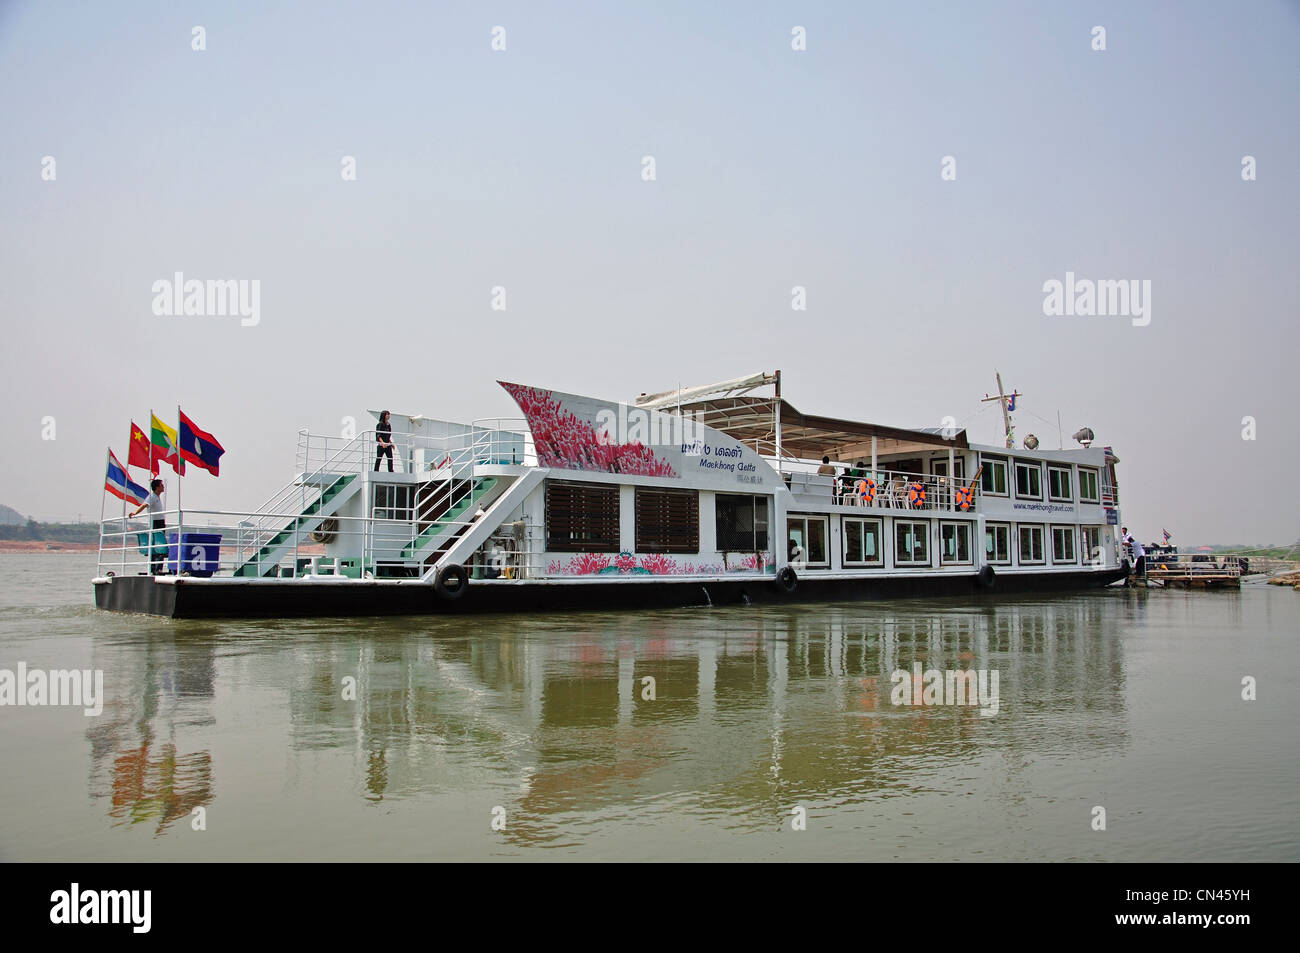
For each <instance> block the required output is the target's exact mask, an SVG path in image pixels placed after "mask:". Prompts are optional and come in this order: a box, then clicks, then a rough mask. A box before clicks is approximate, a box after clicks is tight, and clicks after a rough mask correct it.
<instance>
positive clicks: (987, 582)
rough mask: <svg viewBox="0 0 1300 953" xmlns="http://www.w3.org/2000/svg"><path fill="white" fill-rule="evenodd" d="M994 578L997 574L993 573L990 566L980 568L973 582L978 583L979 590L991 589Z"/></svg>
mask: <svg viewBox="0 0 1300 953" xmlns="http://www.w3.org/2000/svg"><path fill="white" fill-rule="evenodd" d="M996 576H997V573H995V572H994V571H993V567H992V566H981V567H980V571H979V573H978V574H976V576H975V581H976V582H978V583H979V585H980V588H981V589H992V588H993V583H994V581H995V578H996Z"/></svg>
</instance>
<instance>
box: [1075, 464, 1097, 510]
mask: <svg viewBox="0 0 1300 953" xmlns="http://www.w3.org/2000/svg"><path fill="white" fill-rule="evenodd" d="M1079 502H1080V503H1100V502H1101V493H1100V491H1099V489H1098V486H1097V471H1096V470H1089V469H1086V468H1085V467H1079Z"/></svg>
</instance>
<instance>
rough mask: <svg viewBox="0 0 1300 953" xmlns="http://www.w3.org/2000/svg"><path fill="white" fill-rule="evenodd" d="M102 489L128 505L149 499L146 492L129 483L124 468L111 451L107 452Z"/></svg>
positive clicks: (140, 487) (135, 484) (129, 480)
mask: <svg viewBox="0 0 1300 953" xmlns="http://www.w3.org/2000/svg"><path fill="white" fill-rule="evenodd" d="M104 489H106V490H108V492H109V493H112V494H113V495H114V496H115V497H117V498H118V499H119V500H126V502H128V503H143V502H144V501H145V500H147V499H148V498H149V491H148V490H146V489H145V488H144V487H142V486H141V485H140V484H138V483H132V482H131V478H130V477H128V476H127V475H126V467H124V466H122V464H121V463H119V462H118V459H117V457H115V456H113V451H112V450H110V451H108V475H107V476H105V477H104Z"/></svg>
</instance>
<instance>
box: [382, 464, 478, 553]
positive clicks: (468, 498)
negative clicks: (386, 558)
mask: <svg viewBox="0 0 1300 953" xmlns="http://www.w3.org/2000/svg"><path fill="white" fill-rule="evenodd" d="M467 482H468V489H467V490H465V491H463V492H462V493H460V494H455V493H454V490H453V489H452V481H448V484H447V486H448V490H447V493H448V494H449V500H448V502H449V505H448V507H447V509H446V510H444V511H443V512H442V513H441V514H439V515H438V517H437V518H436V519H434V520H433V522H431V523H430V524H429V525H428V526H426V527H425V528H424V529H422V530H420V532H419V533H417V534H416V536H415V538H414V539H412V540H411V541H410V542H409V543H407V544H406V545H405V546H404V547H402V558H403V559H419V558H421V550H424V549H427V548H428V546H429V545H430V544H431V543H433V542H434V541H435V540H437V539H439V538H441V537H443V536H444V535H445V534H446V533H447V532H448V531H449V530H452V529H454V528H455V527H457V526H458V524H461V523H463V522H464V514H466V513H469V512H470V511H471V508H472V507H474V506H475V505H481V504H483V503H490V501H491V500H492V499H494V498H495V496H496V494H495V493H494V492H493V491H494V490H496V489H497V486H498V484H499V483H500V480H498V479H497V478H496V477H471V478H470V479H469V480H468V481H467Z"/></svg>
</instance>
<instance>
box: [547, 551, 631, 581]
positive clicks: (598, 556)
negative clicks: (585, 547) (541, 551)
mask: <svg viewBox="0 0 1300 953" xmlns="http://www.w3.org/2000/svg"><path fill="white" fill-rule="evenodd" d="M612 565H614V558H613V557H612V556H606V555H604V554H603V553H580V554H579V555H577V556H574V557H573V558H572V559H570V560H569V561H568V562H567V563H562V562H560V561H559V560H558V559H553V560H551V564H550V565H549V566H547V567H546V571H547V572H549V573H553V574H556V575H560V574H563V575H569V576H590V575H594V574H595V573H598V572H600V571H601V570H602V569H608V568H609V567H610V566H612Z"/></svg>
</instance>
